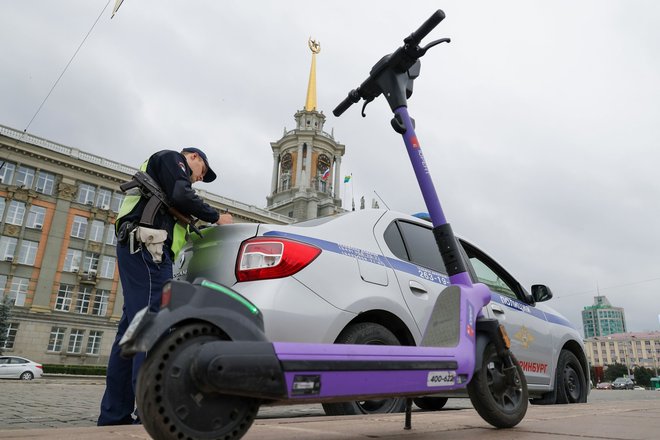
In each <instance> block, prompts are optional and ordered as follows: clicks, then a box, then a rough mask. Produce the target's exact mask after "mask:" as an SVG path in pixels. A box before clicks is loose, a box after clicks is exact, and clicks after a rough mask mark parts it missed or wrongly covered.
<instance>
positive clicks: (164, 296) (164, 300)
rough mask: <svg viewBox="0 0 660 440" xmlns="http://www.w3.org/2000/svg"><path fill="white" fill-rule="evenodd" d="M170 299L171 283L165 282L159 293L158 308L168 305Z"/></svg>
mask: <svg viewBox="0 0 660 440" xmlns="http://www.w3.org/2000/svg"><path fill="white" fill-rule="evenodd" d="M171 299H172V283H165V285H164V286H163V291H162V292H161V294H160V308H161V309H164V308H165V307H167V306H169V305H170V301H171Z"/></svg>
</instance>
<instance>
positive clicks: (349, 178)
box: [344, 175, 353, 183]
mask: <svg viewBox="0 0 660 440" xmlns="http://www.w3.org/2000/svg"><path fill="white" fill-rule="evenodd" d="M351 177H353V176H352V175H350V176H344V183H348V182H350V181H351Z"/></svg>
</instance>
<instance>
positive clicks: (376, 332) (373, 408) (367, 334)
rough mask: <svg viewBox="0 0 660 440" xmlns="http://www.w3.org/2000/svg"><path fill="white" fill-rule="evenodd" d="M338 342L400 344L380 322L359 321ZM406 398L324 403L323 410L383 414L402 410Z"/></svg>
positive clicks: (340, 414) (343, 333) (337, 412)
mask: <svg viewBox="0 0 660 440" xmlns="http://www.w3.org/2000/svg"><path fill="white" fill-rule="evenodd" d="M337 343H338V344H373V345H401V343H400V342H399V340H398V339H397V337H396V336H394V334H393V333H392V332H391V331H389V330H388V329H386V328H385V327H383V326H382V325H380V324H376V323H373V322H361V323H358V324H353V325H350V326H349V327H347V328H346V329H345V330H344V331H343V332H342V333H341V334H340V335H339V337H338V338H337ZM405 405H406V399H405V398H403V397H395V398H389V399H377V400H359V401H354V402H340V403H324V404H323V410H324V411H325V413H326V414H327V415H329V416H342V415H357V414H383V413H394V412H402V411H403V410H404V409H405Z"/></svg>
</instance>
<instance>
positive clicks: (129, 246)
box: [98, 147, 232, 426]
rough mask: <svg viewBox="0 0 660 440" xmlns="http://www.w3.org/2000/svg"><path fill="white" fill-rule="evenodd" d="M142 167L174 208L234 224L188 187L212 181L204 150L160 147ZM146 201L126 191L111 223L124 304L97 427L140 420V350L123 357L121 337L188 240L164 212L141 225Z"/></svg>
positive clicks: (152, 301) (154, 299)
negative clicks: (137, 410) (137, 399)
mask: <svg viewBox="0 0 660 440" xmlns="http://www.w3.org/2000/svg"><path fill="white" fill-rule="evenodd" d="M140 170H141V171H145V172H146V173H147V174H149V176H151V177H152V178H153V179H154V180H155V182H156V183H157V184H158V185H159V186H160V188H161V189H162V191H163V192H164V193H165V194H166V196H167V198H168V199H169V202H170V204H171V205H172V207H174V208H175V209H177V210H178V211H179V212H181V213H182V214H184V215H191V216H194V217H196V218H198V219H200V220H202V221H205V222H209V223H216V224H220V225H222V224H227V223H231V222H232V217H231V215H230V214H222V215H220V214H219V213H218V212H217V211H216V210H215V209H213V208H212V207H211V206H209V205H208V204H206V203H205V202H204V201H203V200H202V199H201V198H200V197H199V196H197V195H196V194H195V191H194V190H193V189H192V186H191V185H192V184H193V183H195V182H199V181H204V182H213V181H214V180H215V178H216V174H215V173H214V172H213V170H212V169H211V167H210V166H209V162H208V159H207V157H206V154H204V152H203V151H202V150H200V149H198V148H194V147H190V148H184V149H183V150H182V151H181V152H180V153H179V152H176V151H170V150H163V151H159V152H157V153H155V154H154V155H153V156H151V157H150V158H149V160H147V161H146V162H145V163H143V164H142V166H141V167H140ZM147 202H148V200H147V199H146V197H143V196H141V195H139V194H127V195H126V197H125V198H124V201H123V202H122V205H121V207H120V209H119V214H118V216H117V221H116V223H115V227H116V231H117V236H118V242H117V264H118V267H119V278H120V280H121V285H122V289H123V295H124V308H123V313H122V317H121V320H120V321H119V327H118V329H117V336H116V338H115V341H114V343H113V345H112V351H111V352H110V359H109V361H108V370H107V376H106V389H105V393H104V395H103V399H102V400H101V415H100V416H99V419H98V425H99V426H103V425H126V424H132V423H135V422H136V421H139V419H138V420H134V419H133V413H134V410H135V383H136V380H137V374H138V370H139V368H140V366H141V365H142V362H143V360H144V353H139V354H137V355H136V356H134V357H133V358H132V359H124V358H122V357H121V356H120V349H119V340H120V339H121V337H122V336H123V335H124V333H125V332H126V329H127V327H128V325H129V324H130V322H131V321H132V320H133V317H134V316H135V314H136V313H137V312H138V311H140V310H141V309H143V308H144V307H146V306H149V308H150V309H151V310H154V311H157V310H158V308H159V306H160V296H161V290H162V287H163V285H164V284H165V282H166V281H167V280H169V279H171V278H172V261H173V260H174V258H175V256H176V254H178V252H179V251H180V250H181V247H182V246H183V244H184V243H185V241H186V237H185V235H186V233H187V230H186V229H185V227H183V226H181V225H180V224H179V223H177V222H176V220H175V218H174V217H173V216H172V215H170V214H169V213H166V212H159V213H158V214H156V217H155V218H154V221H153V224H152V225H149V228H145V227H143V226H140V219H141V216H142V213H143V210H144V208H145V206H146V205H147ZM129 238H130V240H129ZM154 249H155V250H154Z"/></svg>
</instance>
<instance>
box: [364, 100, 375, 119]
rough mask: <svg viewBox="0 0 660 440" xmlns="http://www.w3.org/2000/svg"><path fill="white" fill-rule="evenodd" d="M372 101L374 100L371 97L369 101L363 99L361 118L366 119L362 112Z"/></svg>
mask: <svg viewBox="0 0 660 440" xmlns="http://www.w3.org/2000/svg"><path fill="white" fill-rule="evenodd" d="M373 100H374V98H373V97H372V98H369V99H367V98H364V104H362V112H361V114H362V117H363V118H366V117H367V114H366V113H365V112H364V109H366V108H367V104H369V103H370V102H371V101H373Z"/></svg>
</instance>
